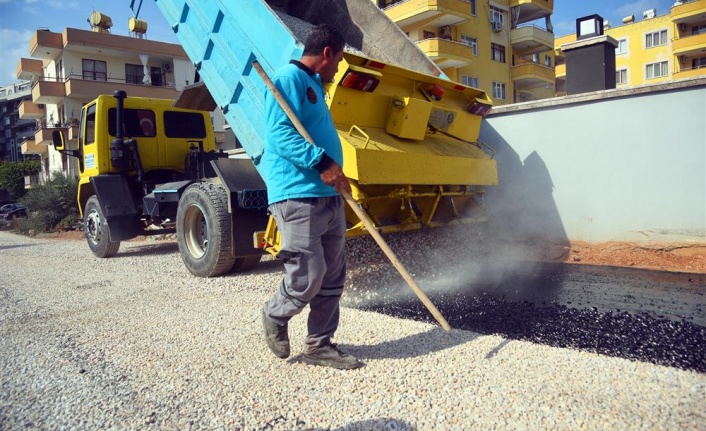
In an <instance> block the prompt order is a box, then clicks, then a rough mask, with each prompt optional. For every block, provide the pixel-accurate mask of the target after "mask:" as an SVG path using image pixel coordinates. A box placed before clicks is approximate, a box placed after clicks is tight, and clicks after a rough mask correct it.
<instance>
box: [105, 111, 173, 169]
mask: <svg viewBox="0 0 706 431" xmlns="http://www.w3.org/2000/svg"><path fill="white" fill-rule="evenodd" d="M123 115H124V117H123V134H124V136H125V137H129V138H134V139H135V140H136V141H137V150H138V151H139V153H140V159H141V160H142V167H143V168H144V170H145V171H149V170H151V169H154V168H157V167H161V166H162V163H161V162H160V160H159V148H158V146H157V123H156V117H155V113H154V111H153V110H151V109H135V108H125V110H124V114H123ZM116 132H117V129H116V127H115V108H110V109H109V110H108V133H109V134H110V136H113V137H115V135H116Z"/></svg>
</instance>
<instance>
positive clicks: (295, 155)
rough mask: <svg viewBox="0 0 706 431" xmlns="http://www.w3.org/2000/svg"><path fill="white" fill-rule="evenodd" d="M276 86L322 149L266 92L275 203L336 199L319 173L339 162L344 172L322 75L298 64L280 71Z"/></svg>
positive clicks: (268, 170)
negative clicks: (312, 141)
mask: <svg viewBox="0 0 706 431" xmlns="http://www.w3.org/2000/svg"><path fill="white" fill-rule="evenodd" d="M272 81H273V82H274V84H275V86H276V87H277V88H278V89H279V91H280V92H281V93H282V96H283V97H284V98H285V99H286V100H287V102H288V103H289V106H290V107H291V108H292V111H294V114H295V115H296V116H297V117H298V118H299V121H301V123H302V124H303V125H304V128H305V129H306V130H307V132H309V135H311V138H312V139H313V140H314V143H315V144H316V146H314V145H311V144H310V143H309V142H307V141H306V140H305V139H304V138H303V137H302V136H301V135H300V134H299V132H297V129H296V128H295V127H294V125H293V124H292V122H291V121H289V119H288V118H287V114H285V113H284V111H283V110H282V108H281V107H280V106H279V104H278V103H277V100H276V99H275V98H274V96H273V95H272V94H271V92H270V91H269V90H266V92H265V149H264V154H263V156H262V159H261V162H260V163H261V164H262V167H263V169H262V172H264V173H265V175H264V176H265V178H264V180H265V184H267V196H268V201H269V203H270V204H273V203H275V202H280V201H283V200H286V199H295V198H312V197H328V196H335V195H336V194H337V193H336V189H335V188H334V187H332V186H329V185H326V184H324V182H323V181H322V180H321V177H320V171H319V169H322V168H323V167H325V166H328V165H329V164H330V160H333V161H335V162H336V163H338V164H339V165H340V166H341V167H343V150H342V148H341V141H340V139H339V137H338V132H337V131H336V127H335V126H334V124H333V120H332V119H331V113H330V112H329V110H328V106H327V105H326V101H325V93H324V88H323V86H322V84H321V78H320V77H319V75H318V74H315V73H314V72H312V71H311V70H310V69H309V68H308V67H306V66H304V65H303V64H302V63H300V62H298V61H293V62H291V63H290V64H288V65H286V66H284V67H282V68H280V69H279V70H277V71H276V72H275V74H274V75H273V76H272Z"/></svg>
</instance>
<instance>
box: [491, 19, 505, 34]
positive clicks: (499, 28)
mask: <svg viewBox="0 0 706 431" xmlns="http://www.w3.org/2000/svg"><path fill="white" fill-rule="evenodd" d="M490 25H491V26H492V28H493V31H494V32H496V33H497V32H499V31H503V23H501V22H500V21H493V22H491V23H490Z"/></svg>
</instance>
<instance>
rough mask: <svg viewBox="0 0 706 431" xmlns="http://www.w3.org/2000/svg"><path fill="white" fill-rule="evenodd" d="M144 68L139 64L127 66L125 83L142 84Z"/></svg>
mask: <svg viewBox="0 0 706 431" xmlns="http://www.w3.org/2000/svg"><path fill="white" fill-rule="evenodd" d="M143 70H144V68H143V67H142V66H141V65H139V64H126V65H125V82H126V83H128V84H142V79H143V78H144V75H145V72H144V71H143Z"/></svg>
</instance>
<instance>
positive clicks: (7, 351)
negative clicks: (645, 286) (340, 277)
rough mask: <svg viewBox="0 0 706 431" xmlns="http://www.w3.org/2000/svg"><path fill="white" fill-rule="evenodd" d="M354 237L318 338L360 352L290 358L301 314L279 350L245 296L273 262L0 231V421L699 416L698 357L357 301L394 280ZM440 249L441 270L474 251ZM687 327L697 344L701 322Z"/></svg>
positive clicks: (692, 421)
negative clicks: (333, 360) (344, 275)
mask: <svg viewBox="0 0 706 431" xmlns="http://www.w3.org/2000/svg"><path fill="white" fill-rule="evenodd" d="M402 238H403V239H402V240H400V242H399V243H395V241H392V242H391V246H393V248H394V249H395V250H396V251H397V252H398V254H399V255H400V258H401V260H402V261H403V262H405V263H406V264H407V265H408V269H409V270H410V272H412V273H413V275H414V276H415V277H419V280H420V281H422V282H420V285H421V286H422V288H424V287H425V282H426V281H427V280H429V279H430V277H437V278H440V277H441V274H446V272H445V271H444V270H443V269H440V268H441V267H442V265H441V263H442V262H444V261H447V262H448V261H449V260H450V258H449V256H448V255H446V256H444V255H440V254H434V255H426V254H425V253H424V251H425V246H426V245H427V244H426V243H425V241H427V239H425V238H424V236H423V235H417V236H415V237H414V238H416V239H414V240H411V239H410V238H412V237H402ZM414 241H419V242H418V243H417V242H414ZM461 243H463V242H461ZM467 247H468V246H467ZM370 248H371V246H370V243H369V242H366V241H357V242H355V241H350V242H349V264H350V276H349V279H350V282H349V287H348V290H347V291H346V292H345V293H344V304H346V307H344V308H343V310H342V321H341V326H340V329H339V331H338V333H337V339H336V341H337V342H338V343H339V344H340V345H341V347H342V348H343V349H344V350H345V351H348V352H350V353H352V354H354V355H356V356H358V357H359V358H361V359H362V360H363V361H364V362H365V363H366V366H365V367H363V368H361V369H358V370H353V371H338V370H332V369H326V368H319V367H312V366H308V365H304V364H302V363H299V362H297V354H298V351H299V345H298V341H300V340H303V338H304V335H305V320H306V319H305V318H304V316H298V317H297V318H295V319H293V320H292V322H291V323H290V337H291V338H292V340H293V357H292V358H290V359H289V360H279V359H277V358H275V357H274V356H273V355H272V354H271V353H270V352H269V351H268V350H267V347H266V346H265V343H264V341H263V336H262V332H261V326H260V316H259V311H260V307H261V305H262V303H263V302H264V301H265V299H266V298H267V297H268V296H269V295H270V293H271V291H272V290H273V289H274V287H275V286H276V285H277V283H278V282H279V280H280V277H281V276H282V267H281V265H280V264H279V263H278V262H277V261H276V260H272V259H269V258H268V259H265V260H263V262H261V263H260V265H259V266H258V267H257V268H256V269H255V270H254V271H251V272H250V273H248V274H239V275H236V274H233V275H229V276H225V277H219V278H213V279H201V278H195V277H193V276H191V275H190V274H189V273H188V271H187V270H186V269H185V268H184V266H183V264H182V262H181V258H180V256H179V254H178V250H177V247H176V244H175V243H174V242H171V241H130V242H125V243H123V244H122V246H121V250H120V252H119V253H118V255H117V256H116V257H115V258H111V259H97V258H95V257H93V255H92V254H91V253H90V251H89V250H88V248H87V246H86V244H85V242H83V241H58V240H52V239H34V238H27V237H23V236H18V235H14V234H11V233H9V232H0V298H2V301H1V302H0V332H1V335H0V370H1V371H0V374H1V376H2V389H1V393H0V429H2V430H20V429H22V430H25V429H42V430H44V429H47V430H48V429H80V430H87V429H102V430H112V429H115V430H122V429H139V430H196V429H203V430H469V429H483V430H490V429H508V430H522V429H528V430H529V429H531V430H535V429H621V430H631V429H650V430H653V429H670V430H671V429H680V430H687V429H693V430H703V429H706V413H705V412H706V374H705V373H703V372H700V371H698V366H679V367H672V366H665V365H659V364H660V363H661V362H659V361H657V364H655V363H652V362H650V361H649V360H644V358H637V359H635V358H632V360H631V359H625V358H624V357H620V355H615V354H612V353H611V352H608V354H597V353H594V352H591V351H588V350H587V349H585V348H581V346H578V347H577V346H572V345H571V344H568V346H569V347H571V348H567V347H564V348H560V347H554V346H553V345H551V344H552V343H545V342H543V341H542V340H541V339H540V340H533V339H532V338H531V337H530V338H527V339H522V337H512V336H511V335H512V333H511V332H512V331H509V330H506V331H497V332H496V333H497V334H505V336H508V338H504V337H503V336H500V335H494V334H492V332H493V331H478V332H473V331H469V330H462V329H454V330H453V331H452V332H451V333H445V332H444V331H443V330H442V329H441V328H440V327H439V326H438V325H436V324H434V323H432V322H427V321H415V320H408V319H401V318H398V317H393V316H390V315H388V314H381V313H378V312H375V311H366V310H363V309H362V308H369V309H371V310H377V311H385V310H384V309H383V308H384V307H382V306H380V298H381V296H380V295H379V294H378V293H376V290H375V289H376V288H377V287H376V286H378V285H380V286H381V288H387V286H389V285H393V284H396V283H399V279H398V278H399V276H398V275H396V274H395V273H394V270H390V269H389V268H388V267H389V264H387V263H386V262H382V261H380V257H379V254H378V253H377V252H370V251H369V249H370ZM452 255H453V256H455V259H453V263H454V265H455V267H456V268H458V265H461V266H465V267H466V268H473V265H474V264H475V263H474V262H476V261H475V260H473V259H474V258H475V256H474V255H473V253H458V252H454V253H452ZM459 256H463V258H462V259H469V261H468V262H463V261H461V262H459V259H461V257H459ZM415 257H416V259H418V260H414V258H415ZM437 281H438V280H437ZM453 283H458V284H459V285H467V283H465V284H464V283H463V282H460V281H458V280H457V279H454V281H453ZM518 283H519V281H518ZM447 294H448V293H447ZM431 296H432V297H433V298H436V297H437V296H436V295H431ZM464 300H468V298H465V299H464ZM388 306H389V307H392V308H394V309H396V310H398V311H399V304H397V305H396V303H395V302H394V301H392V302H389V304H388ZM440 308H441V307H440ZM445 309H446V310H451V308H449V307H447V308H445ZM468 310H471V311H470V312H472V314H473V315H472V316H471V315H468V316H467V319H469V320H473V321H476V322H478V321H482V320H483V313H485V315H487V316H488V317H487V318H488V319H490V320H493V319H494V320H498V319H497V316H492V315H491V314H492V313H493V310H494V309H493V308H488V309H485V310H484V309H479V308H476V309H472V308H471V309H467V310H466V312H467V313H468V312H469V311H468ZM388 311H389V310H388ZM392 311H393V313H392V314H394V311H395V310H392ZM443 311H444V310H442V312H443ZM594 312H596V313H600V310H596V311H594ZM416 313H417V314H419V315H424V313H425V312H424V310H423V309H421V310H418V311H417V312H416ZM400 314H401V315H405V312H401V313H400ZM601 316H602V315H601V314H599V315H597V317H601ZM565 317H566V315H564V314H561V313H558V314H555V315H551V316H549V317H548V318H551V319H554V320H561V319H563V318H565ZM508 319H510V316H508ZM421 320H424V318H423V319H421ZM449 320H450V322H452V326H455V327H456V328H458V327H459V326H460V325H457V324H454V323H453V322H454V321H452V319H449ZM462 320H463V319H462ZM670 321H671V322H674V320H670ZM457 323H459V324H460V323H461V321H457ZM630 323H631V322H630V321H627V323H625V325H626V326H625V327H624V329H625V331H624V334H628V337H629V336H631V335H630V331H629V329H630ZM687 323H689V325H692V326H694V325H695V324H694V322H693V321H690V322H687ZM544 324H547V322H546V321H545V322H544ZM554 325H555V326H556V327H561V325H562V322H561V321H555V322H554ZM471 326H472V325H471ZM699 328H701V332H699ZM692 329H693V330H694V331H695V332H694V333H693V334H694V337H696V338H692V340H695V341H694V342H698V340H699V338H698V337H703V327H700V326H698V325H696V326H695V329H694V328H692ZM486 332H488V333H486ZM606 336H611V335H610V334H607V335H606ZM618 343H620V342H618ZM687 347H688V342H687ZM693 347H694V348H695V349H697V348H701V349H702V348H703V346H697V345H694V346H693ZM599 351H600V350H599ZM696 351H700V350H698V349H697V350H696ZM699 360H701V361H703V360H704V358H703V357H701V358H698V357H697V358H695V359H694V361H696V363H697V364H698V363H699Z"/></svg>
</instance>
